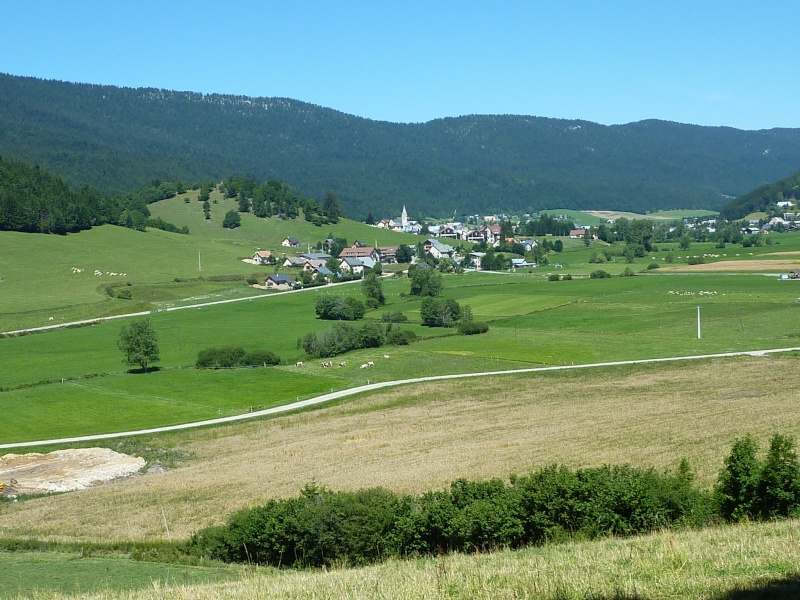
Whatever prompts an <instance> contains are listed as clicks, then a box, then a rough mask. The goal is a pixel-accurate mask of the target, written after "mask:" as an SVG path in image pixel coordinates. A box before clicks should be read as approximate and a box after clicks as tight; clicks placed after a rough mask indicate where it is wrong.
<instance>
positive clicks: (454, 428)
mask: <svg viewBox="0 0 800 600" xmlns="http://www.w3.org/2000/svg"><path fill="white" fill-rule="evenodd" d="M799 390H800V369H798V361H797V359H796V358H793V357H790V356H784V357H744V358H736V359H725V360H714V361H707V362H698V363H694V362H693V363H691V364H690V363H686V362H680V363H674V364H661V365H638V366H631V367H614V368H603V369H582V370H580V371H575V372H557V373H548V374H537V375H531V376H524V377H523V376H499V377H487V378H485V379H484V378H480V379H473V380H469V381H468V382H464V381H458V380H455V381H452V382H437V383H428V384H422V385H411V386H406V387H402V388H395V389H392V390H389V391H385V392H381V393H379V394H375V395H372V396H369V397H362V398H358V399H355V400H350V401H348V402H346V403H344V404H341V405H338V406H332V407H328V408H322V409H318V410H314V411H309V412H304V413H300V414H294V415H289V416H284V417H280V418H274V419H270V420H262V421H258V422H251V423H246V424H238V425H235V426H228V427H222V428H216V429H207V430H199V431H194V432H182V433H175V434H169V435H162V436H158V437H153V438H147V439H146V440H143V442H144V443H146V444H151V445H154V446H164V447H171V448H172V447H174V448H179V449H181V450H184V451H187V452H189V453H190V454H191V455H192V459H191V460H189V461H187V462H185V463H183V465H182V466H179V467H178V468H175V469H172V470H170V471H167V472H165V473H159V474H150V475H144V476H139V477H134V478H130V479H127V480H123V481H119V482H116V483H113V484H109V485H104V486H99V487H96V488H92V489H88V490H83V491H79V492H72V493H67V494H61V495H55V496H50V497H44V498H39V499H35V500H30V501H26V502H21V503H18V504H5V505H2V508H0V536H2V537H22V536H35V537H37V538H40V539H51V540H63V541H77V540H91V541H97V542H105V541H115V540H119V541H121V540H131V539H134V540H143V539H149V540H153V539H167V538H168V537H171V538H172V539H180V538H186V537H188V536H189V535H191V534H192V533H193V532H195V531H197V530H198V529H200V528H202V527H204V526H206V525H209V524H213V523H220V522H222V521H224V520H225V519H226V517H227V515H228V514H229V513H230V512H232V511H234V510H236V509H239V508H243V507H248V506H252V505H254V504H256V503H260V502H263V501H264V500H266V499H268V498H272V497H285V496H292V495H296V494H297V493H298V492H299V490H300V488H301V487H302V486H303V485H304V484H305V483H307V482H310V481H312V480H315V481H316V482H317V483H320V484H323V485H326V486H329V487H331V488H333V489H354V488H362V487H372V486H384V487H386V488H389V489H392V490H395V491H398V492H422V491H426V490H430V489H439V488H442V487H444V486H446V485H448V483H449V482H450V481H452V480H453V479H455V478H458V477H468V478H471V479H478V478H489V477H495V476H499V477H505V476H507V475H508V474H509V473H512V472H516V473H524V472H526V471H528V470H530V469H532V468H535V467H538V466H542V465H546V464H550V463H563V464H566V465H569V466H572V467H580V466H591V465H600V464H604V463H612V464H620V463H630V464H634V465H638V466H653V467H656V468H659V469H668V468H674V467H675V466H676V465H677V463H678V462H679V460H680V459H681V458H682V457H685V458H687V459H688V460H689V461H690V464H691V465H692V466H693V467H694V469H695V470H696V473H697V476H698V481H699V483H700V484H701V485H703V486H710V485H711V484H712V482H713V480H714V479H715V477H716V474H717V472H718V470H719V469H720V467H721V464H722V460H723V458H724V456H725V455H726V454H727V452H728V451H729V449H730V446H731V443H732V442H733V440H734V439H735V438H737V437H740V436H743V435H744V434H746V433H752V434H754V435H755V436H756V437H757V438H758V439H759V440H760V441H761V443H762V446H766V444H767V442H768V438H769V436H770V435H771V434H772V433H773V432H776V431H779V432H781V433H785V434H789V435H792V436H795V437H797V436H798V434H800V413H798V410H797V409H798V406H799V405H800V402H799V401H800V391H799ZM377 568H384V567H377Z"/></svg>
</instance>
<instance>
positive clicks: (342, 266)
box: [339, 257, 375, 275]
mask: <svg viewBox="0 0 800 600" xmlns="http://www.w3.org/2000/svg"><path fill="white" fill-rule="evenodd" d="M364 260H369V258H368V257H367V258H365V259H360V258H342V259H341V261H340V262H339V270H340V271H341V272H342V273H352V274H353V275H361V274H363V273H364V268H365V266H366V265H364V262H363V261H364ZM371 262H372V265H373V266H374V265H375V262H374V261H371Z"/></svg>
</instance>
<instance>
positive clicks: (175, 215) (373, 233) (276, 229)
mask: <svg viewBox="0 0 800 600" xmlns="http://www.w3.org/2000/svg"><path fill="white" fill-rule="evenodd" d="M197 196H198V192H196V191H195V192H187V193H186V194H181V195H179V196H176V197H174V198H170V199H169V200H162V201H160V202H156V203H154V204H151V205H149V208H150V212H151V213H152V215H153V217H161V218H162V219H164V220H165V221H168V222H170V223H174V224H175V225H177V226H178V227H181V226H183V225H186V226H187V227H188V228H189V231H190V232H191V237H198V238H200V239H204V240H211V241H219V242H224V243H226V244H230V245H232V246H235V247H239V248H240V249H241V250H243V251H244V255H243V256H251V255H252V254H253V252H254V251H255V250H256V248H261V249H264V250H266V249H269V250H273V251H277V252H280V253H281V254H282V253H284V252H290V253H292V252H294V250H293V249H291V248H285V247H283V246H281V242H282V241H283V240H284V238H286V237H288V236H293V237H296V238H297V239H298V240H299V241H300V251H305V250H307V248H308V245H309V244H310V245H312V246H314V245H315V244H316V243H317V242H321V241H323V240H325V239H326V238H327V237H328V235H329V234H330V233H333V234H334V237H342V238H345V239H346V240H347V241H348V242H349V243H351V244H352V243H353V242H355V241H356V240H357V239H361V240H362V241H364V242H365V243H366V244H368V245H372V244H375V242H376V241H377V242H378V245H379V246H396V245H399V244H410V245H416V244H417V242H419V241H422V240H421V239H420V238H419V236H415V235H411V234H407V233H398V232H395V231H387V230H385V229H379V228H377V227H371V226H369V225H364V224H363V223H359V222H356V221H351V220H348V219H342V220H341V221H340V222H339V223H337V224H336V225H322V226H320V227H318V226H316V225H314V224H313V223H310V222H308V221H306V220H305V219H303V218H302V217H301V218H297V219H289V220H282V219H279V218H274V219H259V218H258V217H256V216H254V215H253V214H252V213H241V217H242V225H241V227H237V228H236V229H226V228H225V227H222V221H223V219H224V218H225V213H226V212H228V211H229V210H237V211H238V208H239V203H238V201H237V200H235V199H232V198H227V199H226V198H223V197H222V195H221V194H220V193H219V192H212V194H211V198H212V203H211V220H209V221H207V220H206V219H205V217H204V215H203V203H202V202H198V201H197ZM186 198H189V203H188V204H187V203H186V202H185V199H186ZM214 199H216V200H217V204H213V200H214ZM398 214H399V209H398Z"/></svg>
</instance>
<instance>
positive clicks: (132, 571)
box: [0, 552, 243, 598]
mask: <svg viewBox="0 0 800 600" xmlns="http://www.w3.org/2000/svg"><path fill="white" fill-rule="evenodd" d="M242 571H243V569H242V568H241V567H236V566H229V565H217V566H213V567H195V566H186V565H173V564H164V563H152V562H143V561H135V560H131V559H129V558H124V557H118V558H97V557H84V556H82V555H80V554H61V553H55V552H52V553H51V552H45V553H33V552H25V553H0V580H2V590H1V591H0V596H2V597H3V598H14V597H19V598H29V597H33V598H46V597H51V596H54V595H61V594H65V595H73V594H74V595H85V594H95V593H101V592H102V593H109V592H110V591H111V590H113V592H114V593H115V594H117V593H121V592H123V591H134V590H142V591H149V590H152V589H153V588H154V587H162V586H163V587H173V586H177V587H180V586H191V585H197V584H207V583H211V582H220V581H226V580H235V579H239V578H240V577H241V574H242Z"/></svg>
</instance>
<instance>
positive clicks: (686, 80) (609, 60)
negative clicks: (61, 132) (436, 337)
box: [0, 0, 800, 129]
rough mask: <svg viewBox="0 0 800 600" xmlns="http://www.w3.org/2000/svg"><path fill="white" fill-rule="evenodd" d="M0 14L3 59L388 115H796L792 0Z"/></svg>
mask: <svg viewBox="0 0 800 600" xmlns="http://www.w3.org/2000/svg"><path fill="white" fill-rule="evenodd" d="M0 14H2V23H3V33H2V35H0V72H5V73H11V74H14V75H25V76H33V77H41V78H45V79H58V80H62V81H74V82H83V83H98V84H109V85H117V86H126V87H158V88H167V89H173V90H190V91H196V92H205V93H224V94H237V95H246V96H278V97H288V98H294V99H297V100H303V101H305V102H311V103H313V104H318V105H321V106H325V107H329V108H333V109H336V110H340V111H343V112H346V113H350V114H355V115H358V116H362V117H366V118H370V119H378V120H385V121H395V122H423V121H428V120H431V119H436V118H442V117H450V116H459V115H465V114H524V115H534V116H542V117H553V118H567V119H585V120H588V121H594V122H598V123H603V124H618V123H629V122H632V121H639V120H642V119H650V118H654V119H665V120H670V121H678V122H681V123H693V124H699V125H712V126H719V125H722V126H730V127H736V128H739V129H769V128H773V127H800V77H798V66H797V63H798V60H797V58H796V57H797V55H798V50H797V36H796V31H797V25H798V23H800V2H797V1H796V0H788V1H775V0H766V1H762V2H757V3H756V2H742V1H737V0H730V1H727V2H722V1H705V2H704V1H702V0H695V1H693V2H688V1H683V0H675V1H663V2H662V1H652V2H651V1H649V0H638V1H627V0H624V1H610V0H609V1H595V2H589V1H570V0H563V1H560V2H559V1H557V0H554V1H528V2H523V1H504V0H496V1H493V2H489V1H486V2H476V1H470V0H462V1H460V2H450V1H443V2H436V1H435V0H429V1H427V2H418V1H416V0H407V1H403V2H395V1H381V0H373V1H370V2H363V1H360V0H356V1H347V2H342V1H339V2H323V1H311V0H305V1H304V0H294V1H282V0H281V1H261V2H258V1H250V2H248V1H241V0H225V1H223V0H216V1H213V2H212V1H207V0H194V1H191V2H189V1H183V0H176V1H171V0H161V1H160V2H154V1H151V0H133V1H128V2H121V1H117V0H102V1H90V0H59V1H45V0H25V1H23V2H20V1H18V0H0ZM792 57H795V58H792Z"/></svg>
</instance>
